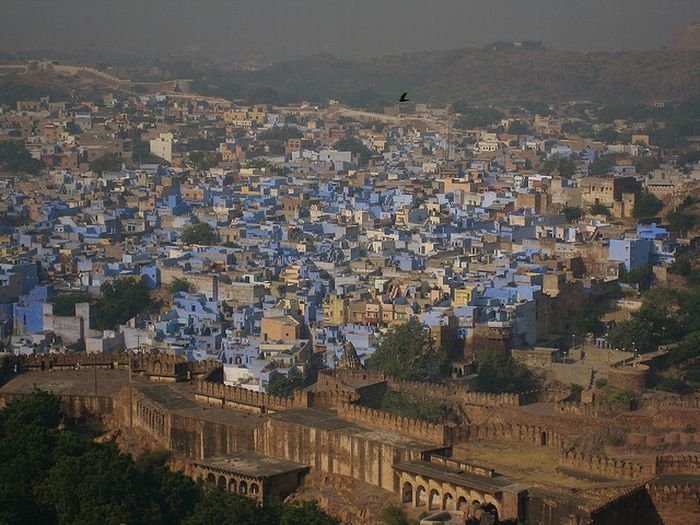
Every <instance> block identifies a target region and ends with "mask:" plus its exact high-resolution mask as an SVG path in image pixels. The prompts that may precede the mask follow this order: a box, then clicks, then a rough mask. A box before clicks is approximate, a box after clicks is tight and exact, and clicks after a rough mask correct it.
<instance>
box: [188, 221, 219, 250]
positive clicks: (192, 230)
mask: <svg viewBox="0 0 700 525" xmlns="http://www.w3.org/2000/svg"><path fill="white" fill-rule="evenodd" d="M180 239H181V240H182V242H184V243H185V244H203V245H206V246H210V245H212V244H216V231H215V230H214V228H212V227H211V226H209V224H207V223H206V222H200V223H199V224H193V225H192V226H188V227H187V228H185V230H184V231H183V232H182V236H181V237H180Z"/></svg>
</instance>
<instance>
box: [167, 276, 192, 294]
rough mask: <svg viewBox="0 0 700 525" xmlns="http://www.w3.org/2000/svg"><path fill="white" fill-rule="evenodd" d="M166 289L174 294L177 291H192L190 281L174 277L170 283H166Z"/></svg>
mask: <svg viewBox="0 0 700 525" xmlns="http://www.w3.org/2000/svg"><path fill="white" fill-rule="evenodd" d="M168 291H169V292H170V293H171V294H176V293H178V292H188V293H189V292H191V291H192V283H190V282H189V281H188V280H187V279H179V278H177V277H175V279H173V281H172V282H171V283H170V285H168Z"/></svg>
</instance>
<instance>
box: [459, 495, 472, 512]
mask: <svg viewBox="0 0 700 525" xmlns="http://www.w3.org/2000/svg"><path fill="white" fill-rule="evenodd" d="M468 508H469V502H468V501H467V498H465V497H464V496H460V497H459V498H457V510H459V511H466V510H467V509H468Z"/></svg>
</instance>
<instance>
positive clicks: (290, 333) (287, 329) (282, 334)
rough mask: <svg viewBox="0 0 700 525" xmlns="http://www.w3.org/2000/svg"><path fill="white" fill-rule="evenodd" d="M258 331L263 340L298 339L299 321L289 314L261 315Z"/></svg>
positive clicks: (299, 334)
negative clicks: (260, 324)
mask: <svg viewBox="0 0 700 525" xmlns="http://www.w3.org/2000/svg"><path fill="white" fill-rule="evenodd" d="M260 332H261V335H262V340H263V341H265V342H267V341H289V340H292V339H299V338H300V336H301V323H300V322H299V321H297V320H296V319H295V318H294V317H292V316H291V315H279V316H274V317H263V320H262V326H261V330H260Z"/></svg>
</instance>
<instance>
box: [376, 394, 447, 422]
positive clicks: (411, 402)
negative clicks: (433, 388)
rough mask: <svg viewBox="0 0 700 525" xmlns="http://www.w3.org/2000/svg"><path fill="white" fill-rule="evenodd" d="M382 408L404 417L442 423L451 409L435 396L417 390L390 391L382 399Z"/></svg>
mask: <svg viewBox="0 0 700 525" xmlns="http://www.w3.org/2000/svg"><path fill="white" fill-rule="evenodd" d="M382 410H386V411H387V412H392V413H394V414H397V415H399V416H402V417H409V418H411V419H421V420H423V421H428V422H429V423H442V422H443V421H444V420H445V418H446V417H448V416H449V414H450V411H449V409H448V408H447V407H446V406H445V405H444V404H442V403H440V402H439V401H436V400H435V399H434V398H432V397H429V396H426V395H422V394H419V393H416V392H403V391H401V392H394V391H389V392H387V393H386V394H384V398H383V399H382Z"/></svg>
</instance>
